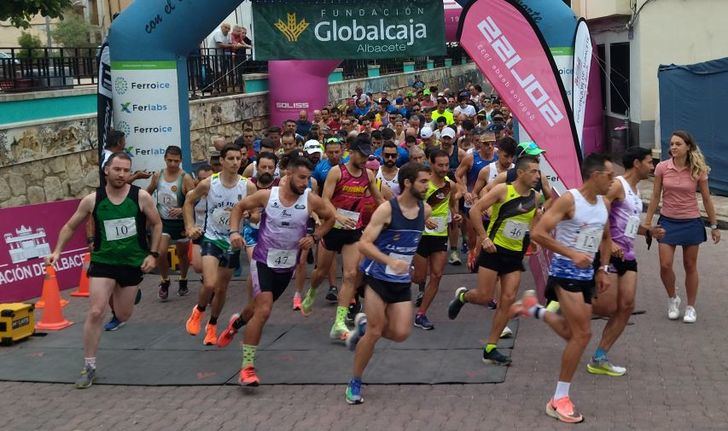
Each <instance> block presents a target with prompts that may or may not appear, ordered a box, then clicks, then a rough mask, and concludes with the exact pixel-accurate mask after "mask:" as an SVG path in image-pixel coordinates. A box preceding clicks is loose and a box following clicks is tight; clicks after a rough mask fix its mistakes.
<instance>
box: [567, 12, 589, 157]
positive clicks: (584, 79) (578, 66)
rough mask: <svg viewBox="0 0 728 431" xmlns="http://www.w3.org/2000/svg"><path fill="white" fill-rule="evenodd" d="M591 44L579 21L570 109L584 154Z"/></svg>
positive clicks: (585, 26) (582, 21)
mask: <svg viewBox="0 0 728 431" xmlns="http://www.w3.org/2000/svg"><path fill="white" fill-rule="evenodd" d="M591 57H592V43H591V38H590V37H589V28H588V27H587V25H586V21H584V20H580V21H579V24H578V25H577V27H576V36H575V38H574V84H573V95H572V100H573V102H572V103H571V107H572V109H573V110H574V123H575V125H576V133H577V135H578V136H579V145H580V146H581V152H582V154H583V153H584V142H583V141H582V135H583V134H584V116H585V114H586V97H587V93H588V86H589V70H590V68H591Z"/></svg>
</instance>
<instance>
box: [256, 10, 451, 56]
mask: <svg viewBox="0 0 728 431" xmlns="http://www.w3.org/2000/svg"><path fill="white" fill-rule="evenodd" d="M444 20H445V18H444V12H443V3H442V0H403V1H397V2H394V1H390V0H386V1H385V0H375V1H368V2H354V1H347V0H339V1H337V0H333V1H313V2H281V1H264V0H260V1H254V3H253V34H255V40H256V41H257V43H255V44H254V49H253V57H254V58H255V59H256V60H286V59H301V60H313V59H341V58H353V59H357V58H359V59H372V58H395V57H411V56H427V55H443V54H445V23H444Z"/></svg>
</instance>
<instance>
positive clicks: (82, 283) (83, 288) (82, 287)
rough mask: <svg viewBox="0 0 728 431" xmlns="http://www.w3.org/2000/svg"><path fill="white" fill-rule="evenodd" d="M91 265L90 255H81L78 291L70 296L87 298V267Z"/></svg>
mask: <svg viewBox="0 0 728 431" xmlns="http://www.w3.org/2000/svg"><path fill="white" fill-rule="evenodd" d="M90 263H91V253H84V254H83V268H82V269H81V278H80V279H79V280H78V290H76V291H75V292H72V293H71V296H85V297H88V275H86V272H87V271H88V266H89V264H90Z"/></svg>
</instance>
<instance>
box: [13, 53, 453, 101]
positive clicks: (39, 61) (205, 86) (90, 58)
mask: <svg viewBox="0 0 728 431" xmlns="http://www.w3.org/2000/svg"><path fill="white" fill-rule="evenodd" d="M97 52H98V48H33V49H24V48H17V47H10V48H2V47H0V92H26V91H39V90H49V89H58V88H71V87H73V86H76V85H89V84H96V81H97V79H98V78H97V76H98V66H97V64H96V55H97ZM464 57H465V58H467V56H466V54H465V51H464V50H463V49H462V48H461V47H459V46H457V45H452V46H448V48H447V55H445V56H440V57H409V58H396V59H378V60H344V61H343V62H342V63H341V65H340V66H339V67H341V68H342V69H343V77H344V79H358V78H366V77H367V76H368V68H369V66H370V65H379V74H380V75H390V74H396V73H402V72H403V71H404V64H405V62H414V69H415V70H425V69H427V66H428V61H434V66H435V67H443V66H444V65H445V58H451V59H452V60H453V64H460V63H461V59H462V58H464ZM267 72H268V63H267V62H265V61H254V60H252V59H251V58H250V53H249V51H247V52H246V51H245V50H238V51H236V52H230V51H225V50H219V49H215V48H209V49H208V48H204V49H197V50H195V51H193V52H192V53H190V55H189V57H188V61H187V75H188V85H189V86H188V90H189V94H190V98H204V97H211V96H217V95H225V94H236V93H244V92H245V75H248V74H251V73H267Z"/></svg>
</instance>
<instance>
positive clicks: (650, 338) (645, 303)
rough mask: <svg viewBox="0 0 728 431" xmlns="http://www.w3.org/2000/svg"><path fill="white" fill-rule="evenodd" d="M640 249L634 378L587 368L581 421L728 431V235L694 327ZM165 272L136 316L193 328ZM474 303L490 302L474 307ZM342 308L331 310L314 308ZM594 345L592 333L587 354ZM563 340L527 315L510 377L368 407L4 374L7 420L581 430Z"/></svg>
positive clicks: (711, 255)
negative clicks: (563, 407) (35, 380)
mask: <svg viewBox="0 0 728 431" xmlns="http://www.w3.org/2000/svg"><path fill="white" fill-rule="evenodd" d="M727 238H728V237H727ZM638 250H639V256H640V273H639V283H640V285H639V289H638V301H637V308H639V309H643V310H646V311H647V312H646V314H643V315H637V316H634V317H633V318H632V321H633V322H634V325H631V326H629V327H628V328H627V330H626V331H625V334H624V335H623V337H622V339H621V340H620V341H619V343H618V344H617V346H615V348H614V349H613V351H612V352H611V354H610V357H611V358H612V360H613V361H615V362H616V363H618V364H620V365H624V366H627V367H628V369H629V374H628V375H627V376H625V377H622V378H607V377H596V376H592V375H589V374H587V373H586V372H585V371H584V370H583V368H581V369H580V371H579V372H578V374H577V376H576V379H575V382H574V384H573V388H572V398H573V399H574V400H575V401H576V402H577V406H578V407H579V408H580V409H581V410H582V411H583V413H584V415H585V416H586V423H585V424H582V425H577V427H580V428H581V429H589V430H626V429H636V430H647V429H660V430H686V429H691V430H708V429H715V430H725V429H728V409H727V408H726V405H728V365H726V362H725V358H726V354H727V352H726V345H727V342H728V331H726V330H725V327H726V323H728V318H727V317H726V310H727V309H728V299H727V297H726V294H725V293H724V289H723V288H724V286H725V277H726V275H728V271H727V269H726V262H728V261H727V260H726V255H727V254H728V242H726V243H722V244H720V245H718V246H713V245H706V246H704V247H702V249H701V258H700V263H699V266H700V269H701V274H702V280H701V281H702V289H703V290H702V291H701V294H700V296H699V299H698V304H697V310H698V323H697V324H694V325H686V324H683V323H682V322H681V321H678V322H672V321H668V320H667V318H666V298H665V294H664V290H663V288H662V287H661V284H660V281H659V272H658V265H657V256H656V253H655V249H654V248H653V250H652V251H647V250H646V249H645V248H644V247H643V245H641V244H640V245H639V248H638ZM678 259H679V257H678ZM526 280H528V282H527V283H525V284H526V286H524V287H527V285H528V283H530V282H531V281H530V276H528V275H527V276H526ZM156 282H157V278H156V277H154V276H149V277H147V280H146V281H145V285H144V286H145V293H146V296H145V299H144V300H143V302H142V304H140V306H139V307H138V309H137V311H136V314H135V316H134V318H133V319H136V320H144V321H147V322H154V321H178V322H179V323H180V325H182V322H183V321H184V319H185V318H186V315H187V313H188V310H189V308H190V307H191V306H192V304H193V302H194V299H193V298H191V297H187V298H182V299H180V298H175V300H174V301H170V302H169V303H167V304H159V303H158V302H156V301H155V300H153V298H152V297H153V292H154V285H155V284H156ZM473 283H474V277H473V276H470V275H450V276H446V277H445V279H444V280H443V283H442V284H443V286H447V287H446V288H444V289H443V290H444V293H447V295H445V294H444V293H443V294H442V295H441V296H440V297H439V298H438V301H437V304H436V310H435V311H434V312H433V313H432V315H431V318H432V319H433V320H434V321H435V323H436V324H441V325H446V324H447V323H446V321H447V318H446V314H445V304H446V302H447V299H449V298H448V297H449V296H450V294H451V292H452V291H453V290H454V289H455V287H456V286H459V285H462V284H465V285H472V284H473ZM289 293H290V292H289ZM231 303H233V304H236V305H238V304H241V303H242V295H241V294H240V293H239V292H238V293H236V294H235V295H234V296H233V299H232V300H231ZM83 305H84V303H83V300H79V299H74V300H72V303H71V305H69V306H68V307H67V310H66V312H67V317H69V318H70V319H72V320H75V321H76V322H81V321H82V318H83V317H82V316H83ZM288 305H289V300H288V296H286V297H285V300H282V302H280V303H279V304H277V309H276V310H274V313H273V316H272V318H271V321H272V322H277V323H281V322H286V321H287V319H294V318H298V316H294V315H293V314H292V312H291V311H290V310H289V309H288ZM319 310H320V309H319ZM227 311H230V308H227ZM463 312H464V313H465V312H468V313H478V312H480V313H482V312H483V311H482V310H475V307H471V309H467V308H466V309H465V310H464V311H463ZM227 315H228V313H227V312H226V313H225V316H227ZM331 317H332V316H331V312H326V313H318V314H317V317H315V318H318V319H330V318H331ZM77 324H78V323H77ZM130 324H133V322H132V323H130ZM603 326H604V322H603V321H600V320H595V321H594V325H593V329H594V334H599V333H600V332H601V329H602V328H603ZM415 330H417V329H415ZM484 331H485V328H484ZM595 344H596V341H595V340H593V341H592V343H591V346H590V348H589V350H588V352H587V354H586V355H585V357H584V361H586V359H587V356H588V354H591V352H592V351H593V346H594V345H595ZM562 346H563V343H562V342H561V340H560V339H558V338H557V337H556V336H555V335H554V334H552V333H551V332H550V331H549V330H548V328H546V327H545V325H544V324H543V323H542V322H540V321H535V320H531V319H529V320H526V321H523V322H522V324H521V327H520V331H519V334H518V338H517V340H516V346H515V349H514V351H513V359H514V363H513V366H512V367H511V369H510V370H509V372H508V375H507V377H506V381H505V383H502V384H495V385H494V384H485V385H438V386H429V385H414V386H408V385H392V386H380V385H378V386H373V387H369V388H365V398H366V403H365V404H363V405H360V406H348V405H346V404H345V402H344V400H343V393H344V387H342V386H330V385H308V386H263V387H260V388H259V389H257V391H256V392H254V393H249V392H245V391H243V390H241V389H239V388H236V387H230V386H228V387H220V386H214V387H205V386H202V387H127V386H94V387H93V388H91V389H89V390H86V391H79V390H75V389H73V388H72V387H71V386H69V385H54V384H32V383H11V382H0V417H2V418H3V419H4V420H3V429H7V430H36V429H53V430H105V429H123V430H145V431H152V430H195V431H199V430H253V429H261V430H286V429H293V428H294V427H295V428H296V429H299V430H359V429H372V430H385V429H386V430H430V429H432V430H449V429H452V430H458V431H463V430H475V429H523V430H533V429H539V430H547V429H571V426H569V425H565V424H559V423H557V422H555V421H554V420H552V419H550V418H548V417H546V415H545V414H544V413H543V409H544V406H545V403H546V401H547V400H548V398H549V397H550V395H551V393H552V391H553V389H554V386H555V383H556V379H557V369H556V367H557V365H558V362H559V360H560V352H561V349H562ZM80 361H81V359H80V358H79V368H80ZM136 365H137V366H144V364H136ZM0 366H2V364H1V363H0ZM101 366H102V365H101ZM259 366H261V365H259ZM402 367H407V364H402ZM365 380H366V377H365Z"/></svg>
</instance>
